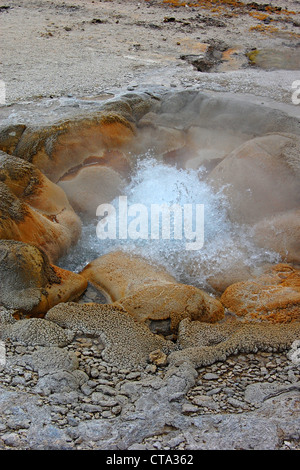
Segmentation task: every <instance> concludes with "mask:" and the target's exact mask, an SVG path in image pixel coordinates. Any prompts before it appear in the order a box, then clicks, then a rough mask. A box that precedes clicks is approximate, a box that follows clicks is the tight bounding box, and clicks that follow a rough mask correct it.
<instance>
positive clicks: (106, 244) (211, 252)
mask: <svg viewBox="0 0 300 470" xmlns="http://www.w3.org/2000/svg"><path fill="white" fill-rule="evenodd" d="M205 176H206V173H205V170H204V169H201V168H200V169H198V170H183V169H177V168H175V167H173V166H169V165H165V164H163V163H160V162H158V161H157V160H155V159H152V158H151V157H149V156H148V157H147V158H142V159H141V160H140V162H138V164H137V166H136V171H135V172H134V174H133V176H132V178H131V181H130V183H129V184H128V185H127V187H126V188H125V190H124V196H126V197H127V204H128V207H130V206H132V205H133V204H142V205H143V208H145V210H146V211H148V214H149V215H150V214H151V207H152V205H153V204H158V205H160V206H161V205H162V204H166V205H167V206H168V207H170V206H172V205H174V204H177V205H179V206H180V207H184V205H186V204H187V205H190V206H191V207H192V208H195V207H196V206H197V205H203V206H204V226H203V227H202V228H204V230H203V233H204V244H203V247H202V248H201V249H198V250H194V249H193V250H187V249H186V247H187V239H186V238H185V237H184V230H182V235H183V236H182V238H181V239H176V237H175V234H174V221H173V225H172V221H171V231H170V235H171V236H170V237H169V239H163V238H162V235H161V236H160V237H159V238H158V239H151V233H150V231H149V233H148V234H146V236H145V233H144V236H143V238H136V239H131V238H130V237H128V238H127V239H122V240H120V239H119V237H118V235H119V234H118V231H117V237H116V238H115V239H105V240H101V239H99V238H98V237H97V234H96V229H97V224H98V223H99V218H97V217H96V215H95V219H94V220H92V221H91V220H88V221H87V220H85V219H84V217H83V218H82V220H83V228H82V236H81V239H80V241H79V242H78V244H77V246H76V247H74V249H73V250H72V251H71V252H70V253H69V254H68V255H67V256H66V257H65V258H64V259H62V260H61V262H60V266H61V267H63V268H65V269H69V270H72V271H75V272H80V270H82V269H83V268H84V266H86V265H87V264H88V263H89V262H91V261H92V260H94V259H96V258H98V257H99V256H101V255H103V254H106V253H108V252H110V251H115V250H119V249H121V250H124V251H126V252H131V253H136V254H140V255H142V256H143V257H146V258H147V259H148V260H149V261H150V262H154V263H159V264H160V265H163V266H165V267H166V268H167V270H168V271H169V272H170V273H171V274H173V275H174V276H175V277H176V279H177V280H178V281H181V282H185V283H188V284H192V285H196V286H199V287H203V288H206V287H207V279H208V278H210V277H211V276H213V275H214V274H217V273H220V272H224V271H226V269H233V266H234V264H235V263H236V262H239V261H241V262H242V263H243V264H246V265H249V266H256V265H257V264H260V263H265V262H277V261H279V258H278V256H277V255H276V253H272V252H267V251H265V250H262V249H259V248H257V247H256V246H255V245H254V244H253V242H252V241H251V233H250V230H249V227H244V226H242V225H238V224H233V223H232V222H230V220H229V218H228V215H227V207H228V202H227V200H226V198H225V196H224V195H223V194H222V191H221V192H219V193H214V192H213V190H212V188H211V187H210V186H209V185H208V184H207V183H206V182H205ZM108 202H110V203H111V204H112V205H113V206H114V207H115V210H116V214H117V213H118V205H119V199H116V200H114V201H108ZM107 220H108V219H107ZM196 222H197V220H196V217H195V214H194V213H193V227H194V229H195V231H196V229H197V227H195V224H196ZM128 223H130V220H128ZM150 227H151V224H150V223H149V224H148V228H149V229H150ZM198 229H199V227H198Z"/></svg>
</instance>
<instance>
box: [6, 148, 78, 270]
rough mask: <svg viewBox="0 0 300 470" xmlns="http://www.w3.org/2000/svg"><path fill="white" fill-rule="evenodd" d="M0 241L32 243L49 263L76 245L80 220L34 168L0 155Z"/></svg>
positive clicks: (57, 188) (61, 196)
mask: <svg viewBox="0 0 300 470" xmlns="http://www.w3.org/2000/svg"><path fill="white" fill-rule="evenodd" d="M0 219H1V225H0V239H6V240H18V241H23V242H25V243H33V244H35V245H36V246H38V247H40V248H42V249H43V250H44V251H45V252H46V253H47V255H48V256H49V258H50V260H51V261H52V262H54V261H56V260H57V259H58V258H59V257H60V256H62V255H63V254H65V253H66V252H67V251H68V250H69V248H70V247H71V246H72V245H73V244H74V243H76V242H77V240H78V238H79V236H80V233H81V221H80V219H79V218H78V216H77V215H76V214H75V212H74V210H73V209H72V207H71V206H70V204H69V201H68V199H67V197H66V195H65V193H64V192H63V190H62V189H61V188H59V187H58V186H57V185H56V184H54V183H52V182H51V181H50V180H49V179H48V178H46V177H45V176H44V175H43V174H42V173H41V172H40V171H39V170H38V169H37V168H35V166H34V165H32V164H31V163H28V162H25V161H24V160H21V159H19V158H17V157H13V156H10V155H7V154H5V153H3V152H0Z"/></svg>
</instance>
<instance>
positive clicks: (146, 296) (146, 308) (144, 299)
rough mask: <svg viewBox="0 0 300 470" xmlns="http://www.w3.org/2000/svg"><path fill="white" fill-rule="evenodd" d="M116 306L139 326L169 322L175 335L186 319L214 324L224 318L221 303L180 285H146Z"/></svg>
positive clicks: (198, 291) (192, 288)
mask: <svg viewBox="0 0 300 470" xmlns="http://www.w3.org/2000/svg"><path fill="white" fill-rule="evenodd" d="M114 305H121V306H122V307H123V308H124V309H125V310H126V311H127V312H128V313H129V314H130V315H131V316H132V317H134V318H135V319H136V320H137V321H139V322H140V323H146V324H148V325H151V323H152V322H157V321H161V320H169V321H170V333H176V331H177V329H178V325H179V323H180V322H181V320H183V319H184V318H189V319H190V320H199V321H203V322H207V323H214V322H216V321H218V320H221V319H222V318H223V317H224V307H223V306H222V304H221V302H220V301H219V300H217V299H216V298H214V297H212V296H210V295H209V294H207V293H206V292H204V291H203V290H201V289H198V288H197V287H194V286H189V285H186V284H179V283H177V284H173V283H163V284H157V285H155V284H154V285H151V286H145V287H144V288H141V289H140V290H138V291H136V292H134V293H133V294H131V295H129V296H128V297H123V298H121V299H120V300H118V301H117V302H115V304H114Z"/></svg>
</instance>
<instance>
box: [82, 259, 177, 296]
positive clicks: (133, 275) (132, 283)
mask: <svg viewBox="0 0 300 470" xmlns="http://www.w3.org/2000/svg"><path fill="white" fill-rule="evenodd" d="M80 274H81V275H82V276H83V277H85V278H86V279H87V280H88V281H89V282H91V283H92V284H93V285H95V286H96V287H97V288H98V289H100V290H101V291H102V292H103V294H104V295H105V296H106V297H107V299H108V301H109V302H115V301H116V300H119V299H121V298H122V297H127V296H128V295H130V294H132V293H134V292H136V291H137V290H140V289H142V288H145V287H147V286H148V285H153V284H162V283H166V282H168V283H176V280H175V278H174V277H173V276H171V275H170V274H169V273H168V272H167V271H166V269H165V268H163V267H161V266H156V265H152V264H150V262H149V261H148V260H147V259H145V258H143V257H141V256H138V255H134V254H131V253H126V252H124V251H113V252H111V253H108V254H106V255H103V256H100V257H99V258H97V259H95V260H94V261H92V262H91V263H89V264H88V265H87V266H86V267H85V268H84V269H83V271H82V272H81V273H80Z"/></svg>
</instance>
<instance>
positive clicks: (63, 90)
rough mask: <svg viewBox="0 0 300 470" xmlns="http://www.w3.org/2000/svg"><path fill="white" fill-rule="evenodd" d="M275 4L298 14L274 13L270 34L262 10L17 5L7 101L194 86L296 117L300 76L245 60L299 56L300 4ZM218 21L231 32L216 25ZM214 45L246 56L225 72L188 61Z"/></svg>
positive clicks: (6, 49)
mask: <svg viewBox="0 0 300 470" xmlns="http://www.w3.org/2000/svg"><path fill="white" fill-rule="evenodd" d="M185 3H188V2H185ZM246 3H247V2H246ZM248 3H249V2H248ZM258 3H265V2H258ZM270 4H272V6H281V7H282V8H287V9H288V10H289V11H293V12H295V14H293V15H285V14H283V13H282V14H270V15H269V17H270V18H271V19H272V20H273V21H272V22H271V23H270V24H271V27H274V28H276V29H277V31H275V32H268V28H269V27H270V25H267V24H265V23H264V22H263V21H262V20H261V19H259V18H258V17H257V16H259V12H253V14H254V16H253V15H250V14H249V12H248V13H241V12H240V13H239V14H237V12H238V10H235V9H231V8H230V7H227V8H225V9H224V10H220V9H219V10H218V11H210V10H207V9H204V8H200V7H184V6H182V7H179V8H172V7H171V6H170V5H167V4H164V3H163V1H162V0H161V1H160V0H148V1H145V0H141V1H137V0H124V1H117V0H102V1H101V0H100V1H99V0H65V1H60V0H54V1H49V0H7V1H6V2H4V3H3V4H2V3H1V4H0V31H1V44H2V47H1V56H0V62H1V63H0V79H1V80H3V81H4V82H5V85H6V102H7V103H13V102H16V101H19V100H29V99H33V98H38V97H50V96H56V97H57V96H67V95H72V96H76V97H82V96H97V95H100V94H102V93H104V92H110V93H115V94H116V93H121V92H123V91H126V90H127V89H143V90H144V89H147V88H149V87H150V88H151V87H158V88H162V89H168V88H169V87H174V88H176V87H177V88H186V87H191V86H192V87H196V88H199V89H202V90H210V91H216V92H229V93H234V94H235V95H236V96H238V95H239V94H245V93H246V94H248V95H250V96H253V95H255V96H256V97H258V100H261V97H263V98H264V99H269V100H271V101H272V102H274V101H276V102H281V103H285V104H287V105H290V106H291V111H292V112H294V113H295V112H296V110H295V106H293V105H292V103H291V94H292V90H291V85H292V83H293V81H295V80H299V79H300V71H297V70H293V71H287V70H270V71H262V70H257V69H255V68H254V69H253V68H249V67H248V64H247V60H246V59H245V52H247V51H249V50H251V49H253V48H270V49H273V50H277V49H283V50H287V51H289V50H291V48H295V47H297V46H299V42H300V27H299V25H300V20H299V17H300V13H299V12H300V2H299V1H282V0H275V1H274V2H273V1H272V2H270ZM1 5H3V6H9V7H10V8H5V9H3V8H2V9H1ZM197 15H201V21H200V20H199V16H198V17H197ZM169 18H174V19H175V21H168V19H169ZM197 18H198V19H197ZM215 20H218V21H221V22H223V23H224V26H223V27H220V26H214V25H212V26H211V25H210V24H211V23H214V21H215ZM253 27H255V28H257V27H259V28H262V31H257V30H253V29H251V28H253ZM211 40H221V41H224V42H225V43H226V44H227V45H228V46H229V47H233V48H237V54H236V55H235V56H234V60H233V61H231V62H230V63H229V64H225V66H223V67H222V68H221V69H220V71H219V72H218V73H200V72H198V71H197V70H195V69H194V68H193V67H192V66H191V65H189V64H188V63H187V62H186V61H184V60H182V59H180V56H181V55H186V54H199V53H201V52H202V51H203V47H205V44H208V43H209V42H210V41H211ZM224 72H226V73H224ZM254 99H255V98H254ZM297 112H298V109H297Z"/></svg>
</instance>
